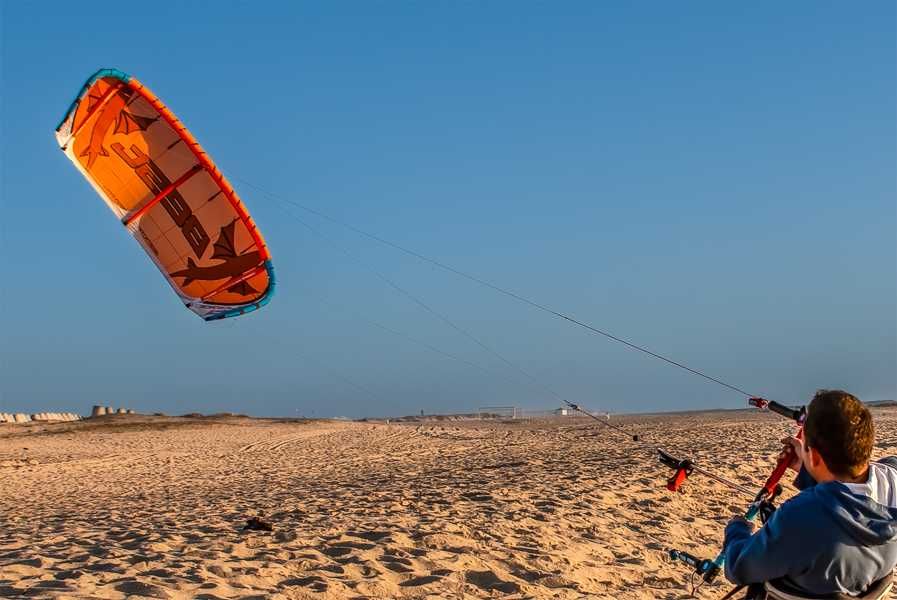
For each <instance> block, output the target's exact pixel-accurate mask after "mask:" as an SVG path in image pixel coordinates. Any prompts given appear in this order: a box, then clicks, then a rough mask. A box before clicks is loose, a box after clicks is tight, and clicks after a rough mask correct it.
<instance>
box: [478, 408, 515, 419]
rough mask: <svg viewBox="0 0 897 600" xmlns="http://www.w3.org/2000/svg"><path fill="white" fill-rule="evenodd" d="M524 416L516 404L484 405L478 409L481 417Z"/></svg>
mask: <svg viewBox="0 0 897 600" xmlns="http://www.w3.org/2000/svg"><path fill="white" fill-rule="evenodd" d="M522 416H523V411H521V410H520V409H519V408H517V407H516V406H483V407H480V408H479V409H477V417H478V418H480V419H517V418H519V417H522Z"/></svg>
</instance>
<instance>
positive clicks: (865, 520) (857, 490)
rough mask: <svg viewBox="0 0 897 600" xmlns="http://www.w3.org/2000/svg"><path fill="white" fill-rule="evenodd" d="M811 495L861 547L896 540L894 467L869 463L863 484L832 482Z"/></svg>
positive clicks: (896, 473)
mask: <svg viewBox="0 0 897 600" xmlns="http://www.w3.org/2000/svg"><path fill="white" fill-rule="evenodd" d="M813 492H814V493H815V494H816V496H817V497H818V498H819V499H820V500H821V501H822V507H823V510H825V511H827V512H828V513H829V514H830V515H831V517H832V519H833V520H834V521H835V522H836V523H837V524H838V526H839V527H840V528H841V529H842V530H843V531H844V532H845V533H846V534H847V535H849V536H850V537H851V538H853V539H855V540H856V541H857V542H858V543H860V544H862V545H863V546H878V545H881V544H886V543H888V542H894V541H897V468H894V467H891V466H889V465H886V464H882V463H872V464H870V465H869V479H868V480H867V481H866V483H841V482H837V481H831V482H828V483H822V484H819V485H817V486H815V487H814V488H813Z"/></svg>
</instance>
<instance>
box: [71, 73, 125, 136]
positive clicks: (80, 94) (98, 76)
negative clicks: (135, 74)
mask: <svg viewBox="0 0 897 600" xmlns="http://www.w3.org/2000/svg"><path fill="white" fill-rule="evenodd" d="M103 77H113V78H115V79H118V80H119V81H122V82H124V83H128V82H129V81H130V80H131V76H130V75H128V74H127V73H125V72H124V71H119V70H118V69H100V70H99V71H97V72H96V73H94V74H93V75H91V76H90V77H88V78H87V81H85V82H84V85H83V86H81V91H79V92H78V95H77V96H75V99H74V100H72V103H71V104H69V108H68V110H67V111H65V114H64V115H62V119H60V120H59V124H58V125H56V131H59V128H60V127H62V124H63V123H65V121H66V119H68V118H69V115H70V114H72V111H73V110H75V108H77V107H78V102H80V101H81V98H83V97H84V94H86V93H87V90H89V89H90V86H92V85H93V84H94V83H95V82H96V80H97V79H102V78H103Z"/></svg>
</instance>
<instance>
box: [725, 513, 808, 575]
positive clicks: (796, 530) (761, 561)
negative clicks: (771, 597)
mask: <svg viewBox="0 0 897 600" xmlns="http://www.w3.org/2000/svg"><path fill="white" fill-rule="evenodd" d="M796 504H797V503H795V502H786V503H785V504H783V505H782V506H781V507H780V508H779V509H778V510H777V511H776V512H775V513H773V516H772V518H771V519H770V520H769V521H768V522H767V523H766V525H765V526H763V527H762V528H760V530H759V531H757V532H756V533H754V534H753V535H751V528H750V525H748V523H747V522H746V521H744V520H737V519H736V520H734V521H732V522H731V523H730V524H729V525H728V526H727V527H726V539H725V543H724V546H723V547H724V549H725V550H724V551H725V555H726V578H727V579H728V580H729V581H731V582H732V583H734V584H736V585H749V584H752V583H760V582H763V581H769V580H771V579H777V578H779V577H782V576H784V575H787V574H789V573H792V572H794V571H796V570H799V569H800V568H802V567H803V566H804V564H805V563H806V558H803V559H802V557H805V555H806V547H805V545H804V542H805V541H806V535H805V532H804V534H801V528H800V523H798V518H799V516H800V515H799V512H800V510H799V507H798V506H797V505H796Z"/></svg>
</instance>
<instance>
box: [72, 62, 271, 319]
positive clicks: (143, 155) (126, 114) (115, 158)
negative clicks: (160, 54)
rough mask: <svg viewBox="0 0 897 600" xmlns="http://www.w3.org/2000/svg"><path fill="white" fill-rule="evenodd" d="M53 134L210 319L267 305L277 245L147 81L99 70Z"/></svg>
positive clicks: (186, 298)
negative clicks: (267, 242)
mask: <svg viewBox="0 0 897 600" xmlns="http://www.w3.org/2000/svg"><path fill="white" fill-rule="evenodd" d="M56 140H57V141H58V142H59V147H60V148H61V149H62V151H63V152H65V154H66V156H68V157H69V159H70V160H71V161H72V163H74V165H75V167H77V168H78V170H79V171H81V173H82V174H83V175H84V177H85V178H87V180H88V181H89V182H90V183H91V185H93V187H94V189H95V190H96V191H97V193H98V194H99V195H100V196H101V197H102V198H103V200H105V201H106V204H107V205H108V206H109V208H111V209H112V212H114V213H115V214H116V216H117V217H118V218H119V219H120V220H121V222H122V224H123V225H124V226H125V227H127V228H128V231H130V232H131V235H133V236H134V238H135V239H136V240H137V241H138V243H140V245H141V246H143V249H144V250H145V251H146V253H147V254H148V255H149V257H150V258H151V259H152V260H153V262H154V263H156V266H157V267H159V270H160V271H162V274H163V275H165V278H166V279H167V280H168V283H170V284H171V287H172V288H174V291H175V292H176V293H177V294H178V296H180V298H181V300H183V302H184V304H185V305H186V306H187V308H189V309H190V310H192V311H193V312H195V313H196V314H198V315H199V316H200V317H202V318H203V319H205V320H206V321H212V320H216V319H225V318H227V317H234V316H237V315H242V314H245V313H248V312H252V311H254V310H256V309H258V308H259V307H261V306H264V305H265V304H267V303H268V301H269V300H270V299H271V295H272V294H273V292H274V269H273V266H272V264H271V254H270V252H269V251H268V247H267V246H266V245H265V241H264V240H263V239H262V235H261V233H260V232H259V230H258V228H257V227H256V226H255V223H254V222H253V220H252V217H250V216H249V212H248V211H247V210H246V207H245V206H244V205H243V203H242V202H241V201H240V198H239V197H238V196H237V194H236V192H234V189H233V187H231V185H230V184H229V183H228V182H227V180H226V179H225V178H224V176H223V175H222V174H221V173H220V172H219V171H218V169H217V168H216V167H215V165H214V163H213V162H212V160H211V159H210V158H209V157H208V155H207V154H206V153H205V151H204V150H203V149H202V147H201V146H200V145H199V143H197V141H196V140H195V139H194V138H193V136H192V135H190V132H189V131H187V129H186V128H185V127H184V126H183V125H182V124H181V122H180V121H179V120H178V119H177V117H175V116H174V114H173V113H172V112H171V111H170V110H168V108H167V107H166V106H165V105H164V104H162V102H161V101H160V100H159V99H158V98H156V96H155V95H154V94H153V93H152V92H150V91H149V90H148V89H147V88H146V87H145V86H144V85H143V84H142V83H140V82H139V81H137V80H136V79H135V78H133V77H131V76H130V75H128V74H126V73H123V72H121V71H119V70H117V69H101V70H99V71H97V72H96V73H95V74H94V75H93V76H92V77H91V78H90V79H88V80H87V82H86V83H85V84H84V87H83V88H82V89H81V92H80V93H79V94H78V97H77V98H75V101H74V102H72V105H71V106H70V107H69V110H68V111H67V112H66V114H65V117H63V119H62V121H61V122H60V124H59V127H57V128H56Z"/></svg>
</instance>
